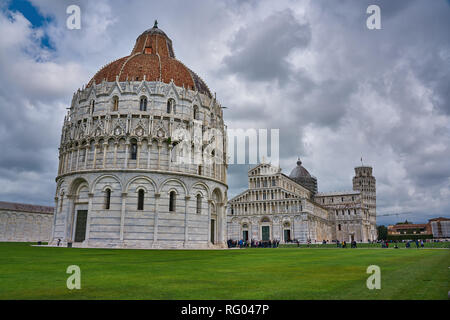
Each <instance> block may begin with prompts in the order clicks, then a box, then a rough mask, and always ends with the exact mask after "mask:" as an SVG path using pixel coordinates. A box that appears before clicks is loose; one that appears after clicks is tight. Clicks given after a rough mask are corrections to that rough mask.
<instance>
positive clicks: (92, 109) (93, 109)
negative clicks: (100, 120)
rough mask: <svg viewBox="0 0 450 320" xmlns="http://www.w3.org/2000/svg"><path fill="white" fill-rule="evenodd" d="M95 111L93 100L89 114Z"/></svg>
mask: <svg viewBox="0 0 450 320" xmlns="http://www.w3.org/2000/svg"><path fill="white" fill-rule="evenodd" d="M94 111H95V100H92V102H91V114H92V113H94Z"/></svg>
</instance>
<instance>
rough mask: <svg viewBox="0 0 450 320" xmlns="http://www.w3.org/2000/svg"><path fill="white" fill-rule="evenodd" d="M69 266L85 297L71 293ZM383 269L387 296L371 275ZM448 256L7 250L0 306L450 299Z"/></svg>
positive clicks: (1, 251)
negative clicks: (370, 284)
mask: <svg viewBox="0 0 450 320" xmlns="http://www.w3.org/2000/svg"><path fill="white" fill-rule="evenodd" d="M69 265H78V266H80V268H81V290H69V289H67V287H66V280H67V278H68V277H69V274H66V269H67V267H68V266H69ZM369 265H378V266H379V267H380V268H381V289H380V290H368V289H367V288H366V279H367V277H368V276H369V275H368V274H366V269H367V267H368V266H369ZM449 267H450V250H448V249H415V248H414V249H298V248H277V249H263V248H255V249H234V250H211V251H209V250H208V251H207V250H198V251H194V250H192V251H184V250H111V249H76V248H47V247H31V246H30V245H29V244H24V243H0V299H448V298H447V293H448V291H449V290H450V285H449V279H450V269H449Z"/></svg>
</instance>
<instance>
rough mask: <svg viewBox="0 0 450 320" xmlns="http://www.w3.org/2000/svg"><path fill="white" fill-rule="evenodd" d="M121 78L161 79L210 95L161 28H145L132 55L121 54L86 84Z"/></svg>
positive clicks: (122, 79)
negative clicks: (180, 58) (182, 60)
mask: <svg viewBox="0 0 450 320" xmlns="http://www.w3.org/2000/svg"><path fill="white" fill-rule="evenodd" d="M117 78H118V81H119V82H123V81H127V80H128V81H142V80H146V81H161V82H164V83H170V82H171V81H172V80H173V82H174V84H175V85H176V86H179V87H185V88H186V89H190V90H196V91H198V92H200V93H203V94H205V95H207V96H208V97H210V98H211V97H212V96H211V92H210V91H209V88H208V86H207V85H206V83H205V82H204V81H203V80H202V79H201V78H200V77H199V76H198V75H197V74H196V73H195V72H193V71H192V70H191V69H189V68H188V67H186V66H185V65H184V64H183V63H182V62H180V61H178V60H177V59H175V54H174V51H173V47H172V40H170V38H169V37H168V36H167V35H166V34H165V33H164V32H163V31H162V30H161V29H159V28H158V25H157V22H156V21H155V25H154V26H153V28H151V29H148V30H146V31H144V32H143V33H142V34H141V35H140V36H139V37H138V38H137V39H136V44H135V45H134V48H133V50H132V51H131V53H130V55H128V56H125V57H122V58H119V59H117V60H115V61H113V62H111V63H109V64H107V65H106V66H104V67H103V68H102V69H100V70H99V71H98V72H97V73H96V74H95V75H94V77H93V78H92V79H91V80H90V81H89V83H88V84H87V87H90V86H91V85H92V84H93V83H94V82H95V83H97V84H98V83H101V82H102V81H108V82H113V81H116V79H117Z"/></svg>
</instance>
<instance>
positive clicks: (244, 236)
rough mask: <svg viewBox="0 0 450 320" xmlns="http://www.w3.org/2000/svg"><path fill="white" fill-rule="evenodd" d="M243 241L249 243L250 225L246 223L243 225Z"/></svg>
mask: <svg viewBox="0 0 450 320" xmlns="http://www.w3.org/2000/svg"><path fill="white" fill-rule="evenodd" d="M242 240H244V241H249V237H248V224H247V223H244V224H243V225H242Z"/></svg>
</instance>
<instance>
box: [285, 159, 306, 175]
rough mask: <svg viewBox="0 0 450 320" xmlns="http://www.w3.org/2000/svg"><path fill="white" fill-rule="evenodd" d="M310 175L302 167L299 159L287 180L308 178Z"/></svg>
mask: <svg viewBox="0 0 450 320" xmlns="http://www.w3.org/2000/svg"><path fill="white" fill-rule="evenodd" d="M310 177H311V175H310V174H309V172H308V170H306V169H305V168H304V167H303V166H302V162H301V161H300V159H299V160H298V161H297V166H296V167H295V168H294V169H292V171H291V174H290V175H289V178H291V179H295V178H310Z"/></svg>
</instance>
